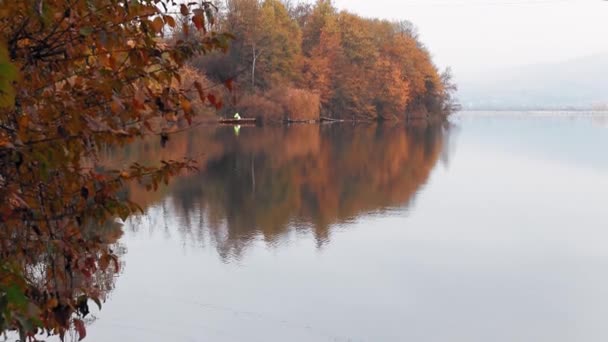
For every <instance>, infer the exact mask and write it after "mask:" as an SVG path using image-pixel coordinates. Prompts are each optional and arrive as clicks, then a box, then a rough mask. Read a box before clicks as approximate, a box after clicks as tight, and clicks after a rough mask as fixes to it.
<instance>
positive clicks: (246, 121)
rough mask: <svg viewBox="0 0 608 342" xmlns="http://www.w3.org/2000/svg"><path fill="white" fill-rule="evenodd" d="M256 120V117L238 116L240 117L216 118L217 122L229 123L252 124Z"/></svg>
mask: <svg viewBox="0 0 608 342" xmlns="http://www.w3.org/2000/svg"><path fill="white" fill-rule="evenodd" d="M256 121H257V119H256V118H240V119H233V118H222V119H219V120H218V122H219V123H221V124H230V125H243V124H245V125H246V124H254V123H256Z"/></svg>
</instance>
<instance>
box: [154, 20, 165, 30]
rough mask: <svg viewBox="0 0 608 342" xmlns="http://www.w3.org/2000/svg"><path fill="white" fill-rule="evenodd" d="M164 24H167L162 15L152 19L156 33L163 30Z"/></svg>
mask: <svg viewBox="0 0 608 342" xmlns="http://www.w3.org/2000/svg"><path fill="white" fill-rule="evenodd" d="M163 26H165V22H164V21H163V20H162V19H161V18H160V17H156V18H154V20H153V21H152V29H153V30H154V32H156V33H160V32H162V30H163Z"/></svg>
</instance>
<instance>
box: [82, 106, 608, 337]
mask: <svg viewBox="0 0 608 342" xmlns="http://www.w3.org/2000/svg"><path fill="white" fill-rule="evenodd" d="M451 121H452V125H451V127H421V126H414V127H405V126H403V125H395V126H391V125H384V126H375V125H357V126H352V125H325V126H321V127H319V126H314V125H301V126H291V127H287V128H286V127H275V128H273V127H265V128H256V127H242V128H241V130H240V131H238V132H236V131H235V130H233V128H231V127H220V128H217V129H216V128H209V127H199V128H197V129H195V130H193V131H192V132H189V133H187V134H182V135H179V136H176V137H173V138H172V140H171V141H170V142H169V144H168V146H167V148H165V149H160V147H159V146H158V142H156V141H155V142H153V143H152V142H150V143H149V144H140V145H137V146H134V147H132V148H131V149H130V150H128V151H127V152H125V154H124V155H116V156H114V157H115V158H116V159H117V160H121V158H122V159H124V161H125V162H126V161H132V160H135V159H137V160H143V161H146V160H152V159H153V158H158V156H163V157H165V158H166V157H174V158H179V157H180V156H182V155H190V156H193V157H196V158H198V159H200V160H201V163H200V164H199V166H200V172H199V173H198V174H196V175H189V176H184V177H182V178H180V179H178V180H176V181H175V182H174V183H172V184H171V185H170V186H168V187H165V188H162V189H161V190H160V191H159V192H158V193H148V192H146V191H145V189H138V188H136V187H133V188H131V189H129V193H130V194H131V196H132V197H133V198H134V199H135V200H137V201H139V202H143V204H144V205H145V207H146V208H147V209H146V214H145V215H143V216H141V217H137V218H133V219H131V220H129V221H128V222H127V223H126V225H125V227H124V229H125V234H124V236H123V238H122V239H121V242H120V246H119V250H120V251H121V253H122V256H121V261H122V263H123V269H122V272H121V273H120V274H119V275H118V276H117V277H116V279H115V288H114V290H113V291H112V292H111V293H110V294H109V296H108V300H107V301H106V302H105V303H104V307H103V310H102V311H101V312H99V313H96V314H95V316H96V317H97V318H96V320H95V321H94V322H93V323H92V324H91V325H90V326H89V328H88V337H87V341H163V342H165V341H174V340H178V341H213V342H228V341H248V342H249V341H302V342H304V341H306V342H308V341H374V342H376V341H429V342H430V341H438V342H439V341H441V342H444V341H463V342H464V341H466V342H472V341H479V342H482V341H483V342H487V341H509V342H512V341H530V342H532V341H535V342H536V341H552V342H559V341H587V342H589V341H606V340H608V324H606V320H607V319H608V210H607V205H608V125H607V124H606V122H608V117H606V116H601V115H588V114H586V115H562V114H548V113H544V114H539V113H536V114H534V113H502V114H491V113H461V114H458V115H455V116H454V117H452V119H451Z"/></svg>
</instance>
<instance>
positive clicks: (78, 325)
mask: <svg viewBox="0 0 608 342" xmlns="http://www.w3.org/2000/svg"><path fill="white" fill-rule="evenodd" d="M74 328H75V329H76V332H77V333H78V341H82V339H83V338H85V337H87V329H86V328H85V326H84V322H83V321H81V320H79V319H74Z"/></svg>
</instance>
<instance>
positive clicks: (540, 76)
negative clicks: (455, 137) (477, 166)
mask: <svg viewBox="0 0 608 342" xmlns="http://www.w3.org/2000/svg"><path fill="white" fill-rule="evenodd" d="M457 81H458V86H459V91H458V98H459V100H460V103H461V104H462V105H463V108H464V109H495V110H496V109H497V110H500V109H608V52H606V53H603V54H596V55H592V56H587V57H583V58H578V59H573V60H569V61H565V62H561V63H552V64H539V65H529V66H523V67H518V68H510V69H503V70H497V71H495V72H493V73H492V72H488V73H486V74H484V75H483V76H469V77H461V78H460V79H458V80H457Z"/></svg>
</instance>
